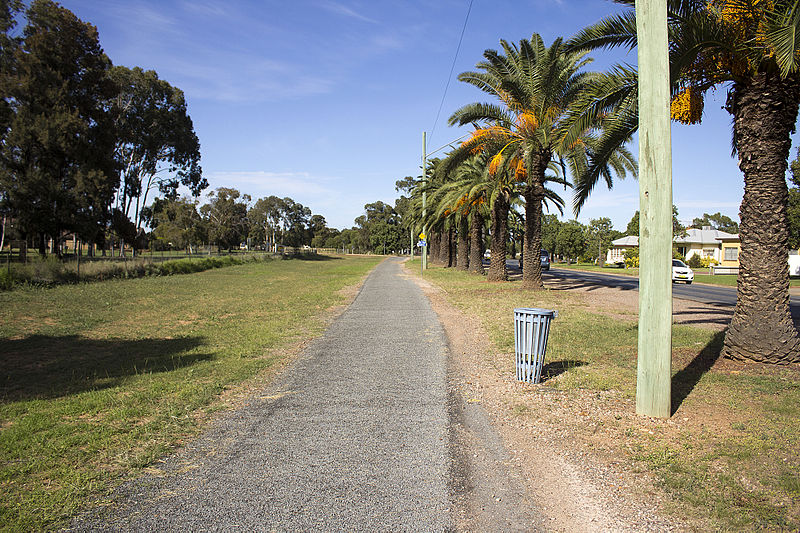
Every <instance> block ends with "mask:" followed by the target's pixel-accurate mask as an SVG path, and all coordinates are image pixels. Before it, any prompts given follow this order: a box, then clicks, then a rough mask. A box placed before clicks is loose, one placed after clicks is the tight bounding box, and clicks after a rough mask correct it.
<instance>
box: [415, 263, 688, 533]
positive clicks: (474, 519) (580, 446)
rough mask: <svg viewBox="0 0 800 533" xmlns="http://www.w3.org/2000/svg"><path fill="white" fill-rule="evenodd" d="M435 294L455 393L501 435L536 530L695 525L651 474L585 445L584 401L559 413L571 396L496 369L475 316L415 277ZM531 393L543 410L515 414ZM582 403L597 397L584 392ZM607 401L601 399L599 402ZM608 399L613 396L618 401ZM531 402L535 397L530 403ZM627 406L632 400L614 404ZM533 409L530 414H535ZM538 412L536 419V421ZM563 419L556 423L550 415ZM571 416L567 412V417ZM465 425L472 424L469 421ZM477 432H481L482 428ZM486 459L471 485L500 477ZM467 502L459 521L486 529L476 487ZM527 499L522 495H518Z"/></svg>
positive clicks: (505, 465)
mask: <svg viewBox="0 0 800 533" xmlns="http://www.w3.org/2000/svg"><path fill="white" fill-rule="evenodd" d="M417 281H418V283H419V284H420V285H421V286H422V288H423V290H424V291H425V294H426V295H427V296H428V298H429V299H430V300H431V303H432V306H433V308H434V310H435V311H436V312H437V314H438V315H439V319H440V321H441V322H442V324H443V326H444V328H445V331H446V333H447V335H448V339H449V345H450V353H451V363H450V365H451V382H450V387H451V388H452V389H456V390H457V391H458V396H456V397H455V399H456V400H457V401H460V402H461V403H462V409H465V410H466V409H470V408H472V407H475V406H479V407H480V408H481V410H482V411H483V413H484V416H485V417H486V419H488V420H489V422H490V427H489V428H487V429H486V430H485V431H488V432H495V433H496V435H499V441H500V442H499V443H497V446H502V448H503V449H504V450H503V451H495V452H494V456H495V457H503V456H505V457H506V458H507V459H504V460H501V461H500V464H501V465H502V467H501V468H499V470H500V471H502V472H505V474H503V475H505V476H506V477H508V478H509V479H515V480H520V482H521V483H523V484H524V486H525V495H524V498H525V500H524V501H519V502H518V503H517V505H518V506H519V507H523V506H530V508H531V509H532V510H533V511H534V513H535V515H536V517H535V518H536V524H537V529H539V528H541V529H543V530H548V531H609V530H613V531H653V530H659V531H669V530H674V529H680V530H686V529H691V527H690V526H688V525H687V524H680V523H677V522H676V521H675V520H674V519H670V518H667V517H665V515H664V513H663V512H662V511H663V509H662V508H663V506H664V505H666V504H668V503H669V502H668V501H667V498H666V497H665V496H664V495H663V493H662V491H660V490H658V489H656V488H655V483H654V481H653V480H652V479H650V478H649V477H647V476H645V475H643V474H642V473H639V472H634V471H633V470H632V469H631V467H630V466H629V465H627V464H624V463H622V462H619V461H616V460H615V459H614V458H613V457H603V456H601V455H600V454H595V453H593V452H592V451H591V450H589V449H587V448H586V447H585V444H584V443H582V442H580V439H579V438H577V437H576V436H575V435H574V434H573V433H572V432H571V431H570V428H572V427H574V426H575V425H576V424H581V423H582V424H583V425H584V426H585V423H586V422H585V421H584V420H581V417H580V414H579V413H580V409H581V406H580V405H574V404H573V405H568V406H567V407H566V408H563V407H559V408H558V409H557V410H558V412H557V414H556V416H554V413H553V412H551V406H553V405H558V406H563V405H564V404H566V403H568V402H570V401H573V400H574V399H572V398H569V399H568V398H555V396H558V395H559V394H560V393H559V392H558V391H553V390H547V389H546V388H543V387H537V386H530V385H523V384H519V383H516V381H515V380H514V379H513V376H507V375H505V373H503V372H501V371H499V370H498V366H497V365H496V364H495V362H494V361H493V358H494V357H495V356H496V355H497V354H494V353H492V351H491V349H490V347H489V346H488V343H487V342H486V341H485V340H484V339H486V335H485V334H484V333H483V331H482V327H481V325H480V323H479V322H478V320H477V319H475V318H472V317H469V316H466V315H464V314H463V313H461V312H460V311H459V310H457V309H455V308H454V307H453V306H452V305H450V304H449V303H448V302H447V299H446V297H445V295H444V294H443V293H442V291H440V290H439V289H437V288H436V287H435V286H433V285H431V284H429V283H427V282H426V281H424V280H420V279H419V278H417ZM519 395H524V396H526V398H528V399H530V398H531V396H538V397H539V398H538V399H539V400H541V401H537V402H536V405H537V407H536V409H538V410H539V411H540V412H537V413H526V414H527V415H528V416H517V413H515V411H514V409H515V403H516V402H515V401H514V400H515V397H519ZM584 401H587V402H592V401H594V399H590V398H587V399H585V400H584ZM601 401H602V400H601ZM610 401H612V402H616V401H617V400H616V399H611V400H610ZM528 403H530V402H528ZM617 407H618V408H621V409H622V410H624V409H625V408H626V407H627V406H617ZM530 415H533V416H530ZM537 416H538V420H537ZM554 418H555V419H557V420H562V421H563V424H561V425H559V424H553V423H552V422H551V421H552V420H553V419H554ZM567 418H570V419H569V420H568V419H567ZM466 424H467V426H468V428H469V426H470V424H474V422H470V421H467V422H466ZM479 433H480V431H479ZM465 444H466V445H467V448H466V450H467V451H466V454H467V455H469V454H470V446H473V449H472V453H471V455H472V458H473V459H480V455H481V453H484V452H483V451H482V450H481V448H480V447H474V446H475V443H474V442H473V443H471V442H469V440H467V441H466V442H465ZM482 468H483V469H485V465H484V466H481V465H480V464H478V465H474V466H472V471H471V473H472V485H474V486H479V485H480V484H483V483H487V484H488V486H492V485H493V484H494V483H495V481H493V480H491V479H488V480H487V479H483V478H482V477H481V476H482V475H483V474H482V473H483V472H485V470H482ZM468 489H469V490H471V491H472V492H471V493H468V495H467V496H466V501H463V500H462V501H461V502H460V504H461V507H460V509H461V511H460V512H461V518H462V520H461V523H462V524H463V523H467V524H472V525H473V526H475V527H472V528H469V527H468V528H466V529H471V530H481V529H483V528H482V527H481V525H482V524H483V523H485V522H482V520H484V519H485V513H486V511H485V510H484V509H483V508H480V507H479V506H476V505H475V504H474V503H473V502H470V500H469V499H470V498H472V499H473V500H474V501H480V500H481V498H483V499H484V500H485V496H482V495H480V494H478V493H477V492H476V490H478V489H475V488H474V487H473V486H470V487H468ZM518 497H522V496H518Z"/></svg>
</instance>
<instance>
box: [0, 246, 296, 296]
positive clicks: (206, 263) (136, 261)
mask: <svg viewBox="0 0 800 533" xmlns="http://www.w3.org/2000/svg"><path fill="white" fill-rule="evenodd" d="M277 258H278V259H280V257H277ZM273 259H276V257H275V256H274V255H272V254H266V253H252V254H247V255H245V254H236V255H225V256H219V257H213V256H203V255H199V256H198V255H195V256H191V257H185V258H182V259H173V260H170V261H163V262H160V263H156V262H153V257H151V256H146V257H145V256H137V257H135V258H130V259H119V258H112V259H105V260H104V259H93V260H91V261H86V262H84V263H83V264H81V265H80V266H79V265H78V263H77V262H75V261H70V262H65V261H61V260H59V259H58V258H57V257H52V256H51V257H47V258H44V259H42V258H39V257H34V258H32V259H31V260H30V261H28V262H26V263H12V264H6V265H5V267H3V268H0V291H3V290H12V289H14V288H16V287H20V286H23V287H24V286H40V287H52V286H54V285H63V284H66V283H81V282H87V281H106V280H109V279H114V278H123V279H131V278H143V277H147V276H172V275H175V274H191V273H194V272H202V271H204V270H210V269H212V268H222V267H228V266H233V265H242V264H244V263H250V262H253V261H271V260H273Z"/></svg>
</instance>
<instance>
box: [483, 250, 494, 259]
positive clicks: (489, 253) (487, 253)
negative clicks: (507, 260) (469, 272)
mask: <svg viewBox="0 0 800 533" xmlns="http://www.w3.org/2000/svg"><path fill="white" fill-rule="evenodd" d="M483 258H484V259H491V258H492V251H491V250H486V251H485V252H483Z"/></svg>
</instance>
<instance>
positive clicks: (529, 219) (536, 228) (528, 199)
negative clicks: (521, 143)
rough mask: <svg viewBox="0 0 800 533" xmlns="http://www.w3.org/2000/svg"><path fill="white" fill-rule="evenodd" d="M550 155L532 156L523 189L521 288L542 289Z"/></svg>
mask: <svg viewBox="0 0 800 533" xmlns="http://www.w3.org/2000/svg"><path fill="white" fill-rule="evenodd" d="M550 157H551V156H550V154H548V153H545V154H541V155H539V156H534V157H533V160H532V161H531V173H530V175H529V177H528V186H527V187H525V191H524V192H523V195H524V197H525V237H524V239H523V241H522V288H523V289H534V290H539V289H544V283H542V262H541V259H540V255H541V252H542V202H544V175H545V172H546V171H547V163H548V162H549V161H550Z"/></svg>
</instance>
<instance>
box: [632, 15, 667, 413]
mask: <svg viewBox="0 0 800 533" xmlns="http://www.w3.org/2000/svg"><path fill="white" fill-rule="evenodd" d="M636 33H637V36H638V54H639V210H640V215H639V227H640V230H639V260H640V261H639V359H638V368H637V378H636V412H637V413H638V414H640V415H647V416H654V417H660V418H669V416H670V414H671V408H672V406H671V379H672V376H671V370H672V365H671V362H672V145H671V138H670V114H669V98H670V86H669V56H668V48H667V45H668V41H667V0H636Z"/></svg>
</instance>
